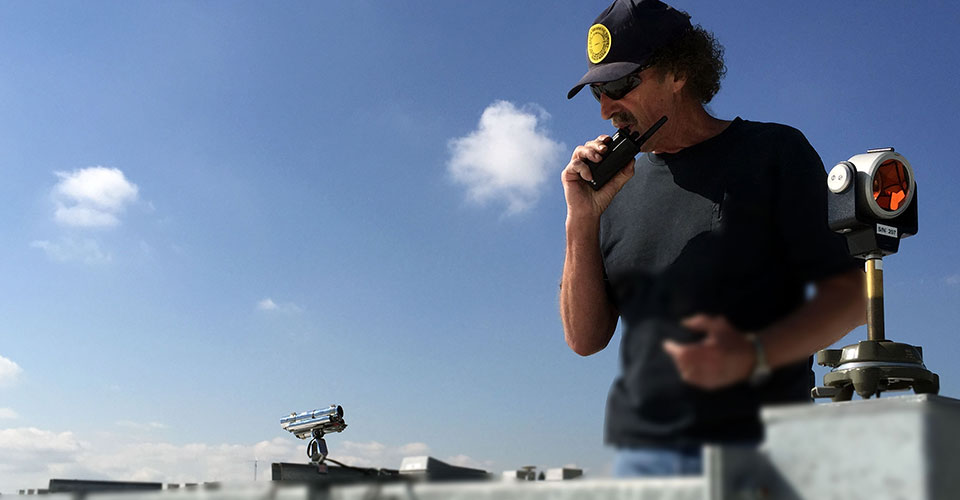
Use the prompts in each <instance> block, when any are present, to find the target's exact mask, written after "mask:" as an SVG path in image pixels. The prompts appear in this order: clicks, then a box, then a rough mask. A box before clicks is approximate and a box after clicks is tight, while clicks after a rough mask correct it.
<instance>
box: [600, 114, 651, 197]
mask: <svg viewBox="0 0 960 500" xmlns="http://www.w3.org/2000/svg"><path fill="white" fill-rule="evenodd" d="M666 122H667V117H666V116H662V117H660V119H659V120H657V123H654V124H653V126H651V127H650V128H648V129H647V131H646V132H644V133H643V135H640V133H639V132H634V133H632V134H631V133H630V130H629V129H625V128H622V129H620V130H617V133H616V134H613V139H612V140H611V141H610V143H609V144H607V154H605V155H603V159H602V160H600V163H593V162H592V161H590V160H583V162H584V163H586V164H587V166H588V167H590V173H591V174H592V175H593V180H592V181H588V183H589V184H590V187H592V188H593V190H594V191H597V190H599V189H600V188H601V187H603V185H604V184H606V183H607V181H609V180H610V179H612V178H613V176H614V175H617V172H619V171H620V170H621V169H622V168H623V167H626V166H627V163H630V160H632V159H633V158H634V157H635V156H637V154H638V153H639V152H640V146H643V143H645V142H647V139H649V138H650V136H652V135H653V134H654V133H655V132H656V131H657V130H660V127H661V126H663V124H664V123H666Z"/></svg>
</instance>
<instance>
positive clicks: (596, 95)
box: [590, 85, 603, 102]
mask: <svg viewBox="0 0 960 500" xmlns="http://www.w3.org/2000/svg"><path fill="white" fill-rule="evenodd" d="M602 92H603V91H602V90H600V87H597V86H596V85H591V86H590V93H591V94H593V98H594V99H596V100H597V102H600V94H601V93H602Z"/></svg>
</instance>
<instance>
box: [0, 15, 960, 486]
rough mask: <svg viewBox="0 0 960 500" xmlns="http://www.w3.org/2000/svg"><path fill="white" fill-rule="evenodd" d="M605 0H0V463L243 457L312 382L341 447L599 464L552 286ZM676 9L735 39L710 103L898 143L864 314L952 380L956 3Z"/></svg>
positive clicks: (205, 465) (256, 455)
mask: <svg viewBox="0 0 960 500" xmlns="http://www.w3.org/2000/svg"><path fill="white" fill-rule="evenodd" d="M606 5H607V2H606V1H586V2H577V3H576V4H573V3H571V4H570V5H561V4H558V3H556V2H545V1H533V2H516V3H510V4H508V3H506V2H373V1H359V2H349V3H347V2H284V3H276V2H269V3H264V2H239V1H238V2H120V1H116V2H106V1H98V2H78V1H72V2H7V3H3V4H2V5H0V173H2V179H3V182H0V198H2V199H3V200H4V210H2V211H0V227H2V228H3V230H2V231H0V238H2V239H0V242H2V245H0V276H2V278H3V280H2V285H0V492H3V493H10V492H14V491H16V489H19V488H36V487H43V486H45V484H46V480H47V479H49V478H50V477H91V478H92V477H98V478H115V479H144V480H160V481H170V482H177V481H180V482H185V481H197V480H201V481H202V480H250V479H253V462H254V460H258V461H259V463H260V467H259V470H260V479H266V478H267V477H268V476H267V474H266V472H265V471H267V470H268V468H267V467H266V466H265V464H266V463H269V462H270V461H276V460H300V459H301V456H302V453H303V451H302V445H303V444H304V443H303V442H301V441H298V440H296V439H295V438H293V437H292V436H290V435H286V434H285V433H284V432H283V431H282V430H281V429H280V426H279V418H280V417H281V416H282V415H284V414H286V413H288V412H291V411H303V410H307V409H312V408H316V407H321V406H325V405H327V404H330V403H337V404H341V405H343V406H344V408H345V411H346V417H345V418H346V421H347V423H348V424H349V427H348V428H347V429H346V431H345V432H344V433H343V434H341V435H335V436H331V437H330V438H329V439H328V443H329V445H330V448H331V456H332V457H334V458H337V457H340V458H345V459H349V460H352V461H353V462H354V463H357V464H362V465H377V466H384V467H396V466H398V465H399V459H400V457H402V456H404V455H413V454H430V455H433V456H436V457H438V458H440V459H444V460H449V461H452V462H456V463H462V464H467V465H472V466H476V467H483V468H486V469H488V470H502V469H509V468H516V467H519V466H522V465H527V464H537V465H540V466H544V467H549V466H552V467H556V466H561V465H564V464H578V465H579V466H582V467H585V468H587V469H588V473H591V474H594V475H603V474H605V473H606V472H607V470H608V468H609V462H610V458H611V452H610V450H609V449H606V448H604V447H603V445H602V442H601V431H602V422H603V405H604V401H605V398H606V392H607V388H608V386H609V384H610V382H611V380H612V378H613V377H614V375H615V373H616V365H617V356H616V354H617V353H616V345H617V343H618V340H619V337H617V338H615V339H614V340H613V342H611V346H610V347H609V348H608V349H607V350H606V351H604V352H602V353H600V354H597V355H595V356H592V357H589V358H581V357H579V356H577V355H575V354H573V353H572V352H571V351H570V350H569V349H568V348H567V347H566V345H565V344H564V343H563V334H562V330H561V327H560V322H559V318H558V315H557V312H556V309H557V306H556V296H557V282H558V278H559V274H560V269H561V265H562V259H563V241H564V234H563V221H564V217H565V213H564V203H563V195H562V190H561V186H560V183H559V180H558V179H559V172H560V170H561V169H562V168H563V166H564V164H565V163H566V161H565V158H568V157H569V154H570V151H571V150H572V148H573V147H574V146H576V145H577V144H580V143H582V142H583V141H585V140H587V139H591V138H593V137H596V135H597V134H598V133H605V132H609V131H610V130H611V127H610V125H609V123H605V122H603V121H602V120H600V118H599V116H598V115H599V113H598V108H597V105H596V103H595V102H594V101H593V100H592V99H591V98H590V97H589V96H588V95H586V94H584V95H580V96H578V97H577V98H575V99H573V100H572V101H567V100H566V92H567V90H569V88H570V86H572V84H573V83H574V82H576V80H577V79H578V78H579V77H580V76H581V75H582V73H583V72H584V71H585V66H586V63H585V57H584V44H585V38H586V29H587V28H588V27H589V26H590V24H591V21H592V20H593V18H594V17H595V16H596V14H597V13H599V12H600V11H601V10H602V9H603V8H605V7H606ZM674 5H675V6H677V7H679V8H683V9H686V10H688V11H689V12H690V13H691V14H692V15H693V21H694V22H698V23H700V24H702V25H703V26H704V27H705V28H707V29H709V30H712V31H714V32H715V33H716V35H717V37H718V38H719V40H720V41H721V42H722V43H723V44H724V45H725V47H726V53H727V57H726V60H727V66H728V75H727V78H726V80H725V81H724V84H723V88H722V90H721V91H720V93H719V94H718V95H717V97H716V98H715V100H714V102H713V103H712V104H711V106H710V107H711V110H712V112H713V113H714V114H715V115H717V116H718V117H721V118H727V119H730V118H733V117H735V116H741V117H743V118H746V119H752V120H759V121H777V122H782V123H787V124H790V125H793V126H795V127H797V128H799V129H801V130H802V131H803V132H804V133H805V134H806V136H807V138H808V139H809V140H810V142H811V143H812V144H813V146H814V147H815V148H816V149H817V150H818V151H819V153H820V155H821V157H822V158H823V161H824V163H825V164H826V165H827V166H830V165H832V164H834V163H836V162H837V161H841V160H845V159H847V158H849V157H850V156H852V155H854V154H857V153H860V152H863V151H864V150H866V149H867V148H872V147H882V146H895V147H896V148H897V150H898V151H900V152H901V153H903V154H904V155H905V156H906V157H907V158H908V159H909V160H910V162H911V163H912V165H913V167H914V170H915V172H916V175H917V177H918V182H919V186H920V188H919V191H918V193H919V198H920V200H919V201H920V204H919V207H920V233H919V235H917V236H916V237H914V238H911V239H908V240H905V241H904V242H903V243H902V245H901V251H900V253H899V254H898V255H896V256H893V257H891V258H888V259H887V261H886V266H885V285H886V290H885V291H886V300H887V302H886V309H887V332H888V337H890V338H892V339H895V340H900V341H903V342H908V343H913V344H920V345H923V346H924V347H925V348H926V349H925V352H926V356H927V363H928V366H929V367H930V368H931V369H933V370H934V371H936V372H938V373H939V374H940V376H941V380H942V387H943V390H942V394H945V395H948V396H957V395H958V394H960V385H958V384H960V372H958V370H957V368H955V364H954V363H952V362H951V361H952V360H953V359H955V358H956V357H957V355H958V354H960V350H958V348H957V345H958V342H957V340H956V331H955V325H957V324H958V320H960V308H958V307H957V306H958V304H960V266H958V265H957V264H956V259H955V258H954V254H955V252H956V248H957V247H958V246H960V238H958V235H960V217H958V215H960V210H958V206H957V204H956V201H955V200H956V197H955V196H954V195H953V193H952V190H953V189H955V186H956V185H957V183H958V180H960V179H958V177H960V175H958V174H957V173H956V169H955V164H956V155H955V154H954V150H955V143H956V136H957V131H958V130H960V104H958V103H960V101H958V99H957V95H956V90H955V89H956V88H957V84H956V81H957V77H958V69H957V68H958V63H960V58H958V57H957V56H956V54H955V52H954V47H957V46H960V35H958V32H957V30H956V29H955V27H956V23H957V21H960V7H957V6H955V5H953V4H950V3H947V2H929V3H923V4H920V3H904V2H869V3H868V2H844V3H838V2H830V3H826V2H824V3H810V2H803V3H780V2H777V3H774V2H762V1H754V2H738V3H737V4H736V6H734V5H733V4H729V3H720V2H697V1H692V0H691V1H682V2H681V1H678V2H676V3H675V4H674ZM481 117H483V119H482V118H481ZM510 138H515V139H516V140H515V141H510V140H509V139H510ZM505 139H507V140H505ZM517 143H521V144H519V145H518V144H517ZM477 151H480V152H481V153H483V154H478V153H477ZM748 153H749V152H745V154H748ZM95 167H101V168H95ZM863 335H864V333H863V332H862V330H857V331H855V333H854V334H853V335H851V336H849V337H848V338H846V339H845V340H844V341H842V342H841V344H846V343H850V342H853V341H855V340H857V339H858V338H859V337H860V336H863ZM819 374H822V371H819V372H818V375H819Z"/></svg>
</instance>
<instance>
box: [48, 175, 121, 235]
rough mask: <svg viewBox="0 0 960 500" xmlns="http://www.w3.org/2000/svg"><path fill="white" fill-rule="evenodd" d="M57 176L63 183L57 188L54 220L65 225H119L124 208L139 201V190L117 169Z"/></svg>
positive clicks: (54, 197) (54, 190)
mask: <svg viewBox="0 0 960 500" xmlns="http://www.w3.org/2000/svg"><path fill="white" fill-rule="evenodd" d="M56 175H57V177H59V178H60V182H58V183H57V185H56V186H54V188H53V200H54V203H55V204H56V207H57V208H56V211H55V212H54V219H55V220H56V221H57V222H58V223H60V224H63V225H65V226H73V227H112V226H116V225H118V224H119V223H120V218H119V215H120V214H121V213H122V212H123V210H124V208H126V206H127V205H128V204H130V203H132V202H134V201H136V200H137V193H138V191H139V188H138V187H137V185H136V184H133V183H132V182H130V181H128V180H127V178H126V177H125V176H124V175H123V172H122V171H120V170H119V169H116V168H107V167H87V168H83V169H80V170H74V171H73V172H56Z"/></svg>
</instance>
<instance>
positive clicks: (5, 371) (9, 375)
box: [0, 356, 23, 386]
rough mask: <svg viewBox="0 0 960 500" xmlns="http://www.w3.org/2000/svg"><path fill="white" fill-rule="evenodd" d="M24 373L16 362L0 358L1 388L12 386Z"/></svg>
mask: <svg viewBox="0 0 960 500" xmlns="http://www.w3.org/2000/svg"><path fill="white" fill-rule="evenodd" d="M22 372H23V369H22V368H20V365H18V364H17V363H16V362H14V361H12V360H9V359H7V358H5V357H3V356H0V386H3V385H10V384H12V383H13V382H15V381H16V380H17V377H19V376H20V374H21V373H22Z"/></svg>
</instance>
